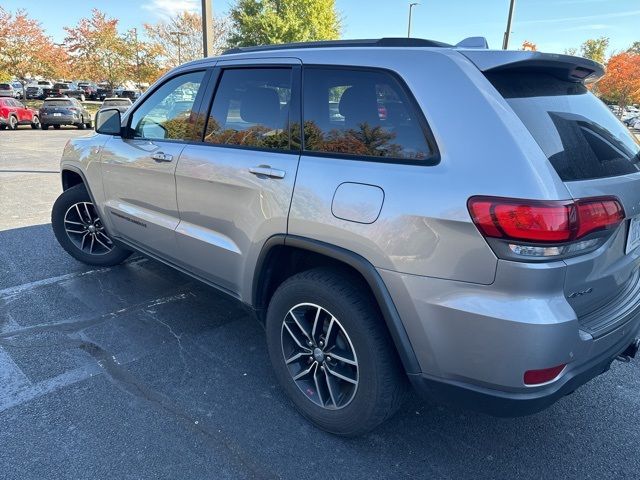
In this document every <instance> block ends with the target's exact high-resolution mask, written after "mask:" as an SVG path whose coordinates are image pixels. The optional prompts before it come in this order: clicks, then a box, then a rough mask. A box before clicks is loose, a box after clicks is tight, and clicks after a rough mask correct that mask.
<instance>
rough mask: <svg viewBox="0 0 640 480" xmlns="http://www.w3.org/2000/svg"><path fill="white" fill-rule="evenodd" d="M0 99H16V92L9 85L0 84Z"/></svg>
mask: <svg viewBox="0 0 640 480" xmlns="http://www.w3.org/2000/svg"><path fill="white" fill-rule="evenodd" d="M0 97H10V98H16V91H15V89H14V88H13V85H11V84H10V83H0Z"/></svg>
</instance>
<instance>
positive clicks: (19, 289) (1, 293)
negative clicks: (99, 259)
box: [0, 258, 147, 300]
mask: <svg viewBox="0 0 640 480" xmlns="http://www.w3.org/2000/svg"><path fill="white" fill-rule="evenodd" d="M146 261H147V259H146V258H140V259H136V260H132V261H131V262H127V263H126V265H139V264H141V263H144V262H146ZM112 268H113V267H104V268H96V269H94V270H87V271H86V272H76V273H65V274H64V275H58V276H57V277H49V278H43V279H41V280H35V281H33V282H29V283H23V284H22V285H15V286H13V287H8V288H5V289H3V290H0V299H4V300H8V299H11V298H12V297H15V296H16V295H20V294H21V293H23V292H28V291H30V290H33V289H34V288H38V287H43V286H47V285H52V284H54V283H59V282H63V281H65V280H70V279H72V278H78V277H84V276H85V275H93V274H94V273H104V272H108V271H109V270H111V269H112Z"/></svg>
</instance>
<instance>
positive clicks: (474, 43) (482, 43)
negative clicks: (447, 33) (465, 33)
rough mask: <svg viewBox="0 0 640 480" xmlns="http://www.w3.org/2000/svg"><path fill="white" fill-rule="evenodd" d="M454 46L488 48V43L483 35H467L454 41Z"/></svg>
mask: <svg viewBox="0 0 640 480" xmlns="http://www.w3.org/2000/svg"><path fill="white" fill-rule="evenodd" d="M456 48H482V49H485V50H486V49H488V48H489V43H488V42H487V39H486V38H484V37H467V38H465V39H464V40H462V41H460V42H458V43H456Z"/></svg>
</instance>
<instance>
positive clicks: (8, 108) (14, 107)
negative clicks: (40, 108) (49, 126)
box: [0, 97, 40, 130]
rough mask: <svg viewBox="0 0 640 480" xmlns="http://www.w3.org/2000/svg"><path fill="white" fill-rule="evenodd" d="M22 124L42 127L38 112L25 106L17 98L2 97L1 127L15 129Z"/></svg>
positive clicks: (0, 100)
mask: <svg viewBox="0 0 640 480" xmlns="http://www.w3.org/2000/svg"><path fill="white" fill-rule="evenodd" d="M20 125H31V128H33V129H38V128H40V118H39V115H38V112H37V111H36V110H34V109H32V108H27V107H25V106H24V105H23V104H22V102H20V101H18V100H16V99H15V98H6V97H3V98H0V129H2V130H4V129H5V128H9V130H15V129H17V128H18V126H20Z"/></svg>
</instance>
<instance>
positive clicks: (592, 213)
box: [468, 197, 625, 257]
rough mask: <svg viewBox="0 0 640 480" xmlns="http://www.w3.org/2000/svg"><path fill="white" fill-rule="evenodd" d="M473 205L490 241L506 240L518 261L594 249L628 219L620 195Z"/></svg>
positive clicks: (490, 200) (485, 200) (482, 200)
mask: <svg viewBox="0 0 640 480" xmlns="http://www.w3.org/2000/svg"><path fill="white" fill-rule="evenodd" d="M468 207H469V212H470V213H471V218H472V219H473V222H474V223H475V225H476V226H477V227H478V230H480V232H481V233H482V234H483V235H484V236H485V237H486V238H488V239H499V240H502V241H504V243H506V244H507V245H508V249H509V252H511V253H512V254H515V255H516V256H519V257H522V256H525V257H557V256H560V255H567V254H575V253H577V252H582V251H585V250H587V249H593V248H594V247H597V246H598V245H599V244H601V243H602V242H601V239H602V238H603V235H602V234H600V235H596V232H603V231H606V230H611V229H614V228H616V227H617V226H618V225H619V224H620V223H621V222H622V221H623V220H624V217H625V215H624V209H623V208H622V205H621V204H620V201H619V200H618V199H617V198H615V197H594V198H587V199H581V200H568V201H540V200H520V199H511V198H500V197H471V198H470V199H469V202H468ZM594 236H595V237H598V238H592V237H594ZM585 237H589V238H585Z"/></svg>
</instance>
